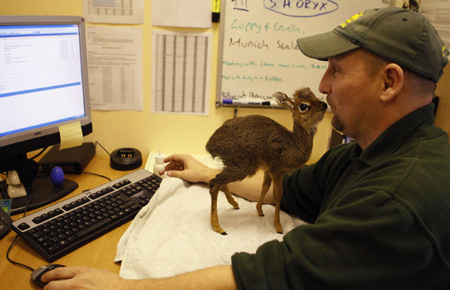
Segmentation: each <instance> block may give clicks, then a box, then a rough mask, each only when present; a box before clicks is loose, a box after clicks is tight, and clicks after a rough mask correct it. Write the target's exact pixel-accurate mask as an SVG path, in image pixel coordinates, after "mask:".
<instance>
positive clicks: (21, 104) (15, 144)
mask: <svg viewBox="0 0 450 290" xmlns="http://www.w3.org/2000/svg"><path fill="white" fill-rule="evenodd" d="M87 70H88V69H87V57H86V40H85V23H84V19H83V18H81V17H77V16H0V172H5V171H7V170H17V172H18V173H19V177H20V178H21V180H22V182H23V183H24V185H25V186H26V187H27V192H28V197H27V198H22V200H21V198H19V199H15V200H14V201H13V211H12V212H13V213H15V212H20V211H22V210H23V209H24V205H25V203H26V202H28V200H29V197H32V200H31V205H30V209H32V208H36V207H38V206H42V205H44V204H47V203H49V202H51V201H54V200H56V199H58V198H61V197H62V196H64V195H66V194H68V193H69V192H70V191H72V190H74V189H75V188H76V187H77V185H76V183H75V184H74V182H70V181H67V180H66V181H65V182H64V184H63V185H62V186H59V187H55V186H54V185H53V184H52V183H51V181H50V179H49V177H48V176H47V177H45V178H34V177H35V176H36V175H37V171H36V166H37V163H36V162H34V161H31V160H29V159H27V152H30V151H34V150H37V149H40V148H45V147H47V146H51V145H55V144H58V143H60V141H61V139H60V131H59V129H60V126H62V125H66V124H69V123H72V122H79V123H80V126H81V129H82V133H83V135H87V134H89V133H91V132H92V121H91V112H90V105H89V89H88V84H89V82H88V77H87ZM33 175H34V176H33ZM15 210H16V211H15Z"/></svg>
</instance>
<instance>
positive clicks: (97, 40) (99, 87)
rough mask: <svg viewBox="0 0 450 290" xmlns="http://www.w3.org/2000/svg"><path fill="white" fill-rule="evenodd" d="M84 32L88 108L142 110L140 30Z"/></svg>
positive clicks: (98, 28) (93, 28) (94, 28)
mask: <svg viewBox="0 0 450 290" xmlns="http://www.w3.org/2000/svg"><path fill="white" fill-rule="evenodd" d="M86 30H87V50H88V59H89V61H88V63H89V91H90V97H91V109H93V110H136V111H142V110H143V105H142V104H143V101H142V99H143V92H142V91H143V89H142V28H141V27H112V26H87V27H86Z"/></svg>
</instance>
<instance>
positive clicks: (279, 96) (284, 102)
mask: <svg viewBox="0 0 450 290" xmlns="http://www.w3.org/2000/svg"><path fill="white" fill-rule="evenodd" d="M273 97H274V98H275V99H276V100H277V103H278V105H280V106H283V107H285V108H287V109H289V111H291V112H292V110H293V109H294V102H293V101H292V100H291V99H290V98H289V97H288V96H287V95H286V94H284V93H282V92H276V93H275V94H273Z"/></svg>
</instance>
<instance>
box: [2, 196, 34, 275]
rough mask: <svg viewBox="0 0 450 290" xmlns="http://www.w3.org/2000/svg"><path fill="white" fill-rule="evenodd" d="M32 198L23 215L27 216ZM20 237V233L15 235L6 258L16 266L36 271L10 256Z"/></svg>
mask: <svg viewBox="0 0 450 290" xmlns="http://www.w3.org/2000/svg"><path fill="white" fill-rule="evenodd" d="M32 199H33V197H30V199H29V200H28V202H27V204H26V205H25V210H24V212H23V217H25V216H26V214H27V210H28V207H29V205H30V203H31V200H32ZM18 237H19V235H16V237H15V238H14V240H13V241H12V243H11V245H10V246H9V248H8V251H6V259H7V260H8V261H9V262H10V263H11V264H13V265H15V266H18V267H22V268H24V269H27V270H30V271H31V272H34V271H35V269H33V268H31V267H30V266H28V265H25V264H22V263H19V262H16V261H14V260H12V259H11V258H10V257H9V253H10V252H11V249H12V248H13V246H14V244H15V243H16V241H17V238H18Z"/></svg>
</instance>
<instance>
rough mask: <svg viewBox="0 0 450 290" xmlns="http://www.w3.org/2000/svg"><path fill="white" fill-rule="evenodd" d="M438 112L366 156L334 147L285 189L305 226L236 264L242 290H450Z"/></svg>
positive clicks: (449, 169) (285, 203)
mask: <svg viewBox="0 0 450 290" xmlns="http://www.w3.org/2000/svg"><path fill="white" fill-rule="evenodd" d="M432 112H433V106H432V105H428V106H426V107H423V108H421V109H419V110H417V111H415V112H413V113H411V114H410V115H408V116H406V117H405V118H403V119H402V120H400V121H398V122H397V123H396V124H394V125H393V126H391V127H390V128H389V129H388V130H386V131H385V132H384V133H383V134H382V135H381V136H379V138H377V139H376V140H375V142H373V143H372V144H371V145H370V146H369V147H368V148H367V149H366V150H365V151H362V150H361V148H360V147H359V146H358V144H356V143H352V144H346V145H342V146H338V147H335V148H333V149H331V150H330V151H328V152H327V153H326V154H325V155H324V156H323V157H322V158H321V159H320V160H319V162H317V163H316V164H314V165H311V166H307V167H304V168H303V169H301V170H298V171H296V172H294V173H292V174H291V175H289V176H287V177H286V178H285V180H284V195H283V200H282V208H283V210H285V211H287V212H289V213H291V214H294V215H297V216H299V217H300V218H302V219H303V220H305V221H306V222H308V223H310V224H307V225H302V226H299V227H297V228H295V229H294V230H292V231H291V232H289V233H287V234H286V235H285V237H284V241H283V242H278V241H272V242H268V243H266V244H264V245H262V246H261V247H260V248H259V249H258V250H257V252H256V254H246V253H238V254H235V255H234V256H233V257H232V265H233V270H234V275H235V278H236V281H237V284H238V287H239V288H240V289H259V290H261V289H314V290H318V289H346V290H348V289H383V290H384V289H396V290H398V289H426V290H430V289H447V288H450V145H449V143H448V135H447V134H446V133H445V132H443V131H442V130H440V129H438V128H437V127H435V126H434V118H433V114H432Z"/></svg>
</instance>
